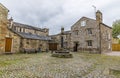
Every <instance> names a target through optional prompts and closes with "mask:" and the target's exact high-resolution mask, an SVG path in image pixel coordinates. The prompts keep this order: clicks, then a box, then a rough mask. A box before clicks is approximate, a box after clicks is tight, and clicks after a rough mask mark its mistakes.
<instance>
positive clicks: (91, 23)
mask: <svg viewBox="0 0 120 78" xmlns="http://www.w3.org/2000/svg"><path fill="white" fill-rule="evenodd" d="M82 21H86V25H85V26H81V22H82ZM89 28H90V29H91V31H92V34H88V31H87V29H89ZM98 28H99V27H98V26H97V24H96V21H95V20H93V19H88V18H86V17H83V18H81V19H80V20H79V21H78V22H76V23H75V24H74V25H73V26H72V27H71V31H72V33H71V48H74V46H75V43H78V50H79V51H81V50H83V51H84V50H85V51H86V50H88V49H90V48H93V49H94V50H96V51H97V50H98V47H99V45H98V44H99V43H98V42H99V29H98ZM87 40H92V46H88V45H87Z"/></svg>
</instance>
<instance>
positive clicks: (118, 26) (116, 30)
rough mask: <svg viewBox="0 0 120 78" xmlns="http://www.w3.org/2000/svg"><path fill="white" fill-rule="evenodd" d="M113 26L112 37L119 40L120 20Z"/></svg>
mask: <svg viewBox="0 0 120 78" xmlns="http://www.w3.org/2000/svg"><path fill="white" fill-rule="evenodd" d="M112 26H113V30H112V36H113V38H117V36H118V35H120V20H116V21H115V22H113V25H112Z"/></svg>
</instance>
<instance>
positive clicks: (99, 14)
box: [96, 10, 103, 23]
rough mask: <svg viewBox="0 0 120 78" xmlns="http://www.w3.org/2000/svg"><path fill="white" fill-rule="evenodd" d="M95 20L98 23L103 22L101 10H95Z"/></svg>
mask: <svg viewBox="0 0 120 78" xmlns="http://www.w3.org/2000/svg"><path fill="white" fill-rule="evenodd" d="M96 21H97V22H98V23H102V22H103V17H102V12H101V11H99V10H97V12H96Z"/></svg>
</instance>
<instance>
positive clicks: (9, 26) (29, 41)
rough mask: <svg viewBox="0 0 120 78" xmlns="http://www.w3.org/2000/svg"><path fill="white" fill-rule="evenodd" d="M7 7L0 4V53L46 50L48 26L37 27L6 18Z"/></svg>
mask: <svg viewBox="0 0 120 78" xmlns="http://www.w3.org/2000/svg"><path fill="white" fill-rule="evenodd" d="M7 15H8V9H7V8H5V7H4V6H3V5H2V4H0V53H3V52H20V51H28V50H29V51H30V50H31V51H34V52H35V51H40V50H41V51H46V50H48V49H49V48H48V43H49V41H50V40H51V38H50V37H49V29H48V28H38V27H35V26H30V25H26V24H21V23H17V22H14V21H13V19H12V18H11V19H9V20H8V19H7Z"/></svg>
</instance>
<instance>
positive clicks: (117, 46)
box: [112, 44, 120, 51]
mask: <svg viewBox="0 0 120 78" xmlns="http://www.w3.org/2000/svg"><path fill="white" fill-rule="evenodd" d="M112 51H120V44H112Z"/></svg>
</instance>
